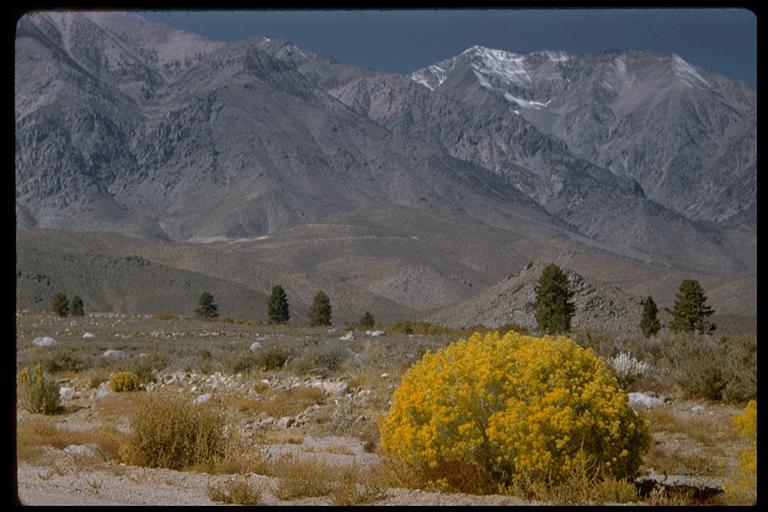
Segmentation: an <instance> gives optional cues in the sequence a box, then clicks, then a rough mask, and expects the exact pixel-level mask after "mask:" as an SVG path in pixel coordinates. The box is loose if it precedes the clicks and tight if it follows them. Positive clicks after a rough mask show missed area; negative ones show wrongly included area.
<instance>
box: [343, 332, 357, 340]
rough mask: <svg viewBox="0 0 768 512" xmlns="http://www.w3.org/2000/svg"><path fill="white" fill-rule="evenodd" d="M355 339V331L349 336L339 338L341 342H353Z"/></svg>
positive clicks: (349, 333) (348, 334)
mask: <svg viewBox="0 0 768 512" xmlns="http://www.w3.org/2000/svg"><path fill="white" fill-rule="evenodd" d="M354 339H355V333H354V332H353V331H349V332H348V333H347V334H345V335H344V336H341V337H340V338H339V340H340V341H353V340H354Z"/></svg>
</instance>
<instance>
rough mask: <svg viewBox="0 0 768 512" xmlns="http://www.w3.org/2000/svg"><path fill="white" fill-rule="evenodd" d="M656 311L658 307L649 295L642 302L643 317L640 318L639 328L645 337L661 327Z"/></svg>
mask: <svg viewBox="0 0 768 512" xmlns="http://www.w3.org/2000/svg"><path fill="white" fill-rule="evenodd" d="M658 313H659V308H657V307H656V303H655V302H654V301H653V297H651V296H650V295H649V296H648V298H647V299H645V302H644V303H643V319H642V320H640V330H641V331H643V336H645V337H646V338H650V337H651V336H653V335H655V334H656V333H657V332H659V330H660V329H661V322H659V317H658Z"/></svg>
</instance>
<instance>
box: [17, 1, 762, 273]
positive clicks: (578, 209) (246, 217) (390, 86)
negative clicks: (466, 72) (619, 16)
mask: <svg viewBox="0 0 768 512" xmlns="http://www.w3.org/2000/svg"><path fill="white" fill-rule="evenodd" d="M114 16H116V17H113V15H111V14H110V15H106V14H97V13H87V14H81V15H70V14H65V13H60V14H59V15H58V17H57V16H54V17H51V16H50V15H43V16H40V17H39V18H40V19H34V20H33V19H25V20H26V21H27V22H29V23H28V25H30V26H26V27H24V30H26V34H27V35H24V34H25V32H23V31H22V30H20V31H19V34H20V35H22V36H23V37H26V40H24V41H22V42H21V43H19V41H18V39H17V70H19V69H21V70H22V73H18V72H17V83H20V84H21V85H22V87H18V89H25V88H26V87H27V83H40V84H41V85H40V86H39V87H37V88H35V89H32V90H31V91H30V92H28V93H27V94H22V100H21V101H20V100H19V96H18V95H17V170H16V173H17V184H20V185H19V186H17V211H18V212H19V215H18V217H19V219H20V220H22V222H23V223H24V224H22V225H27V226H37V227H58V228H68V227H69V228H71V227H72V226H77V228H78V229H112V230H116V231H121V232H126V233H131V234H138V235H141V236H153V237H158V238H170V239H190V238H205V237H212V236H221V235H223V236H226V237H231V238H235V237H240V236H249V235H253V234H261V233H266V232H275V231H279V230H281V229H284V228H286V227H290V226H292V225H297V224H301V223H306V222H312V221H315V220H318V219H321V218H323V217H324V216H327V215H330V214H333V213H336V212H338V211H339V210H340V209H341V210H345V211H352V210H355V209H358V208H361V209H365V208H370V207H372V206H374V205H377V204H381V203H382V202H391V201H398V202H403V203H404V204H410V205H417V206H424V207H427V208H430V209H434V210H437V211H442V212H445V213H447V214H450V215H457V216H461V217H463V218H465V219H468V220H476V221H477V220H479V221H480V222H483V223H488V224H491V225H495V226H498V227H505V228H510V227H511V226H513V225H515V226H517V225H518V224H520V223H521V221H523V223H524V224H525V223H527V224H528V226H529V231H532V230H545V231H547V230H549V231H551V232H556V231H558V230H563V229H564V230H565V231H569V228H570V230H572V231H574V232H577V233H578V234H580V235H586V237H589V238H591V239H594V240H597V241H599V242H603V243H605V244H608V245H609V246H611V247H613V248H614V250H616V251H617V252H620V253H624V254H627V253H629V252H631V251H636V252H639V253H640V258H645V259H647V260H648V261H652V260H654V259H657V260H659V261H662V262H667V263H669V262H672V264H674V265H682V266H685V265H690V266H691V267H693V268H698V269H706V270H708V271H714V272H718V271H720V272H726V273H732V272H740V271H743V270H745V269H749V268H751V266H752V265H753V264H752V262H751V259H752V256H751V254H750V253H749V252H748V251H747V253H746V254H744V251H740V250H735V249H734V247H736V246H738V247H743V245H739V244H741V241H736V242H734V238H735V237H733V236H731V235H730V234H728V233H723V232H721V231H719V230H718V228H712V229H709V228H705V227H701V226H699V225H698V224H695V223H691V222H690V221H689V220H688V219H687V218H686V217H684V216H682V215H675V214H673V213H672V212H671V211H669V210H667V209H665V208H662V207H659V206H658V205H656V204H655V203H653V202H651V201H647V199H645V198H644V197H643V195H644V194H643V191H642V190H641V189H639V188H638V187H637V186H636V181H635V180H634V178H629V177H627V176H623V175H621V174H617V173H614V172H611V171H609V170H606V169H604V168H602V167H600V166H599V165H595V164H594V163H591V162H590V161H589V160H588V159H586V158H582V157H579V156H574V155H573V154H572V153H571V152H570V150H569V147H568V144H567V143H566V142H564V141H562V140H560V139H559V138H557V137H556V136H554V135H551V134H546V133H543V132H542V131H541V130H540V129H539V128H537V126H536V124H535V123H534V122H533V121H531V120H529V119H527V118H526V117H525V116H521V115H518V114H515V113H514V108H510V107H512V105H511V104H510V103H509V101H508V100H506V99H505V98H503V97H502V98H498V97H497V96H498V95H493V94H480V93H478V94H477V95H476V98H475V99H474V100H473V101H474V103H473V102H468V101H466V98H465V97H464V98H462V97H460V95H457V94H452V95H451V94H439V95H437V94H431V93H430V91H429V89H427V88H425V87H421V86H419V85H418V84H416V83H414V82H413V81H411V80H409V79H408V78H406V77H399V76H393V75H386V74H383V73H378V72H376V71H374V70H370V69H365V68H359V67H355V66H349V65H345V64H343V63H339V62H338V61H336V60H335V59H332V58H329V57H324V56H318V55H316V54H313V53H312V52H308V51H306V50H303V49H301V48H298V47H296V46H295V45H292V44H290V43H287V42H283V41H278V40H268V39H266V38H253V39H251V40H249V41H246V42H241V43H234V44H230V45H224V44H221V43H215V42H205V41H204V40H201V38H197V37H196V36H194V37H193V36H191V35H189V36H183V35H177V34H176V33H177V32H178V31H173V30H171V29H169V28H167V27H165V28H162V27H161V26H159V24H147V23H145V22H143V20H141V19H140V18H138V17H137V16H135V15H124V14H115V15H114ZM126 16H127V17H128V18H125V17H126ZM70 18H71V19H70ZM137 18H138V19H137ZM41 19H42V20H44V21H45V23H44V21H41ZM25 20H22V21H25ZM126 20H128V21H130V22H128V21H126ZM45 24H47V25H46V27H47V29H46V30H47V31H44V30H42V29H40V28H39V25H45ZM48 25H50V26H48ZM64 26H66V27H68V28H66V29H63V28H62V27H64ZM20 27H21V24H20ZM51 27H53V28H51ZM56 27H59V28H58V29H57V28H56ZM158 27H160V28H158ZM36 29H37V32H35V30H36ZM56 30H59V32H60V33H61V34H63V33H64V32H66V37H64V36H63V35H62V36H60V37H59V38H58V39H57V38H56V37H55V36H52V35H45V36H44V37H42V36H40V34H39V33H44V34H54V35H55V33H56ZM100 31H101V32H100ZM81 32H85V33H86V34H87V35H88V37H87V40H88V41H93V40H95V39H98V37H96V35H94V34H100V35H99V37H101V38H103V39H107V40H109V41H112V43H110V44H109V45H102V46H103V47H100V46H98V45H94V46H93V50H92V51H89V52H85V54H86V56H87V57H88V58H85V57H84V56H83V55H82V52H80V53H78V52H74V51H73V50H72V48H74V47H77V46H78V44H77V41H78V34H80V33H81ZM30 34H31V35H30ZM132 34H133V35H132ZM147 34H152V38H154V39H152V40H153V41H157V42H156V43H153V44H155V45H157V46H158V49H157V50H155V52H156V55H157V56H156V57H155V58H154V59H153V58H152V55H153V54H152V52H151V46H150V45H148V44H147V43H146V41H147V40H149V36H147ZM185 37H188V39H189V40H190V41H193V43H191V46H192V47H194V48H196V51H195V52H194V53H191V52H187V53H186V54H185V56H184V58H183V59H182V58H175V57H174V55H175V53H174V50H173V49H172V47H173V46H174V44H171V43H169V41H178V40H185ZM59 40H60V41H61V43H60V44H59V43H57V41H59ZM65 40H66V41H69V42H68V43H66V44H64V43H63V41H65ZM73 41H75V44H74V46H73V44H72V42H73ZM137 41H144V43H142V44H136V42H137ZM57 44H58V46H57ZM34 45H40V46H44V47H45V48H48V51H50V52H52V53H51V55H54V54H55V55H66V56H68V58H69V60H70V61H71V62H72V63H74V64H71V65H70V63H69V61H67V60H66V59H62V61H63V62H64V63H63V64H60V67H61V68H62V71H61V72H62V73H63V74H64V75H65V77H64V78H66V80H56V79H53V78H51V77H47V79H48V81H49V82H50V83H56V84H57V85H56V87H59V89H57V90H56V91H54V92H56V93H57V94H60V96H57V95H56V94H51V91H50V90H49V89H46V90H44V91H43V86H42V83H44V80H42V79H41V78H40V77H39V76H37V75H38V73H37V72H36V71H37V69H34V70H30V69H28V68H29V66H28V63H27V62H25V61H24V58H23V57H22V58H20V55H22V56H24V57H26V58H28V55H29V54H30V53H31V54H33V55H34V54H35V51H37V52H38V53H39V52H40V51H41V50H39V49H36V47H35V46H34ZM30 46H31V48H30ZM176 46H179V45H178V44H177V45H176ZM182 46H184V45H182ZM104 48H107V49H108V50H109V51H107V52H106V53H107V54H108V55H109V56H111V57H109V58H108V57H103V58H97V57H98V55H99V51H101V52H102V53H104V51H105V50H104ZM169 48H171V49H169ZM25 52H26V53H25ZM56 52H58V53H56ZM115 55H118V56H120V55H123V56H122V57H119V58H117V57H115ZM545 57H546V56H545ZM49 58H50V56H49ZM174 62H175V63H181V64H178V65H174V64H173V63H174ZM126 63H127V64H126ZM169 63H170V64H169ZM129 64H130V65H129ZM25 66H27V68H25ZM126 70H128V71H126ZM20 75H21V78H20ZM81 75H82V76H81ZM125 76H128V78H127V79H125V78H124V77H125ZM29 78H32V80H29ZM67 80H68V81H67ZM60 82H63V83H64V86H61V85H60ZM450 82H451V78H450V77H449V78H448V79H446V81H445V83H444V84H441V86H440V87H438V88H437V89H438V90H439V89H441V88H442V87H444V86H445V84H449V83H450ZM83 84H85V85H86V86H87V88H86V89H85V91H86V92H87V94H84V93H83V92H84V91H83V87H81V86H82V85H83ZM121 84H122V85H121ZM125 84H129V85H130V86H127V85H125ZM62 88H63V89H64V91H63V92H62V90H61V89H62ZM422 89H423V91H422ZM481 89H482V88H481ZM35 91H37V92H35ZM93 91H95V92H96V93H97V96H96V101H94V100H93V94H94V92H93ZM41 92H44V94H41ZM481 92H482V91H481ZM64 93H66V95H65V94H64ZM425 93H426V95H425ZM465 96H466V95H465ZM40 97H42V98H44V99H45V98H47V99H48V100H50V101H49V103H48V104H47V105H44V107H45V108H36V107H35V106H36V105H37V104H36V103H35V101H37V102H38V103H39V101H40V100H39V98H40ZM23 98H28V99H27V100H23ZM35 98H37V100H35ZM51 98H55V101H52V100H51ZM531 101H535V100H531ZM66 102H71V103H72V105H73V106H72V108H70V109H67V110H66V111H65V112H56V107H57V105H60V104H62V103H66ZM20 103H21V106H20ZM387 103H390V104H394V105H395V106H396V107H397V108H394V109H392V108H389V109H388V108H383V107H380V106H382V105H383V106H386V104H387ZM366 105H368V107H367V108H366ZM422 105H423V107H422ZM371 106H375V108H371ZM499 112H501V114H500V113H499ZM286 113H287V114H288V115H285V114H286ZM419 116H421V117H419ZM72 118H74V119H75V123H72V122H71V120H72ZM68 123H69V124H68ZM73 126H74V127H75V129H74V130H73V131H71V133H70V131H68V130H69V129H71V128H72V127H73ZM430 126H434V127H436V129H430ZM51 127H55V128H56V130H57V131H56V132H55V133H58V138H56V139H53V140H51V139H50V138H47V139H46V137H45V135H44V134H43V132H49V131H51V130H50V128H51ZM78 127H79V128H78ZM73 135H74V136H73ZM414 135H417V136H418V139H415V138H414ZM67 139H69V140H71V141H74V142H75V144H74V145H72V146H74V147H72V146H68V144H67V143H66V141H67ZM19 140H21V143H20V142H19ZM110 140H111V141H117V144H109V145H107V144H104V141H110ZM424 141H427V142H428V143H426V144H425V143H424ZM286 142H287V143H286ZM41 146H42V147H41ZM478 146H480V147H479V148H478ZM30 148H32V150H30ZM62 149H63V150H64V152H63V154H62ZM51 160H55V161H57V163H56V165H55V166H53V165H51V164H50V161H51ZM41 167H42V168H43V169H40V168H41ZM62 171H63V172H62ZM83 171H85V172H83ZM488 171H491V172H488ZM502 171H503V172H502ZM329 184H331V185H332V186H329ZM41 185H42V186H41ZM318 190H322V193H318ZM51 199H54V201H52V200H51ZM56 201H58V203H56ZM489 206H490V207H489ZM595 211H596V212H597V214H595ZM638 212H639V213H638ZM524 219H532V220H524ZM740 236H741V235H740ZM746 238H749V236H748V235H747V236H746Z"/></svg>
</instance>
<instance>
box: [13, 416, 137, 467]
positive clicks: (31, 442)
mask: <svg viewBox="0 0 768 512" xmlns="http://www.w3.org/2000/svg"><path fill="white" fill-rule="evenodd" d="M125 441H126V435H125V434H123V433H122V432H120V431H119V430H117V429H116V428H114V427H108V426H100V427H97V428H95V429H93V430H88V431H85V432H83V431H76V430H68V429H63V428H57V427H56V425H54V424H53V423H52V422H50V421H48V420H47V419H45V418H28V419H25V420H23V421H20V422H18V423H17V427H16V457H17V459H18V460H30V461H31V460H34V459H35V458H36V457H37V456H38V455H40V453H41V452H42V450H41V449H42V447H43V446H53V447H54V448H58V449H63V448H66V447H67V446H69V445H71V444H95V445H98V446H99V447H101V448H102V449H103V450H104V451H105V452H106V453H108V454H109V455H110V457H112V458H113V459H117V460H119V459H120V450H121V448H122V446H123V445H124V443H125Z"/></svg>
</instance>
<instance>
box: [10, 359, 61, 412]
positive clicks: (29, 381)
mask: <svg viewBox="0 0 768 512" xmlns="http://www.w3.org/2000/svg"><path fill="white" fill-rule="evenodd" d="M16 380H17V382H18V385H19V386H18V400H19V405H20V406H21V407H22V408H23V409H24V410H27V411H29V412H33V413H43V414H55V413H57V412H59V411H60V410H61V405H60V403H59V400H60V398H59V385H58V384H57V383H56V381H54V380H52V379H50V378H49V377H48V376H47V375H46V374H45V372H44V371H43V367H42V366H41V365H40V364H37V365H35V367H34V369H32V370H30V368H29V366H25V367H24V368H23V369H22V370H21V371H20V372H19V373H18V374H17V376H16Z"/></svg>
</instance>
